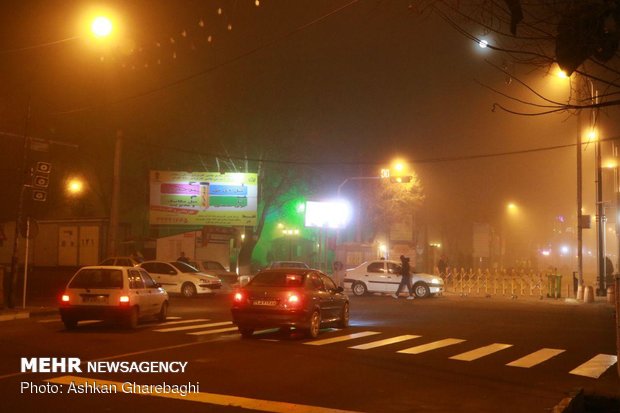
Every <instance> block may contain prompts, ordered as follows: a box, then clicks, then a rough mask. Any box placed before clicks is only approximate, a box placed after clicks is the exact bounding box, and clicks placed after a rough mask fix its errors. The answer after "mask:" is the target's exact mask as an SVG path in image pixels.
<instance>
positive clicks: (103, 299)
mask: <svg viewBox="0 0 620 413" xmlns="http://www.w3.org/2000/svg"><path fill="white" fill-rule="evenodd" d="M82 302H84V303H97V304H103V303H107V302H108V297H107V296H105V295H86V296H84V297H82Z"/></svg>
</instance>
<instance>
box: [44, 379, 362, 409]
mask: <svg viewBox="0 0 620 413" xmlns="http://www.w3.org/2000/svg"><path fill="white" fill-rule="evenodd" d="M46 381H47V382H50V383H57V384H65V385H69V384H71V383H73V384H74V385H76V386H83V385H84V384H89V385H91V386H95V387H102V386H103V385H105V386H107V388H115V389H117V391H118V392H119V393H120V392H122V389H123V383H121V382H115V381H109V380H102V379H99V378H97V379H94V378H87V377H78V376H62V377H55V378H53V379H49V380H46ZM137 385H138V386H140V384H137ZM133 394H135V395H137V396H142V397H146V396H150V397H163V398H166V399H176V400H182V401H189V402H198V403H205V404H212V405H216V406H226V407H239V408H242V409H248V410H254V411H262V412H274V413H291V412H294V413H356V412H352V411H350V410H340V409H333V408H329V407H321V406H310V405H305V404H296V403H287V402H280V401H272V400H261V399H250V398H248V397H240V396H231V395H228V394H215V393H205V392H196V393H187V394H186V395H181V394H179V393H164V392H159V393H157V392H150V393H148V392H145V393H133Z"/></svg>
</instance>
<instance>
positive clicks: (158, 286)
mask: <svg viewBox="0 0 620 413" xmlns="http://www.w3.org/2000/svg"><path fill="white" fill-rule="evenodd" d="M151 288H161V284H160V283H155V284H153V286H152V287H151Z"/></svg>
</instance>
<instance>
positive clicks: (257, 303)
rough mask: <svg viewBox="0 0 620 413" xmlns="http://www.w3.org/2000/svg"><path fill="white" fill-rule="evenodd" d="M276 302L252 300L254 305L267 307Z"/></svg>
mask: <svg viewBox="0 0 620 413" xmlns="http://www.w3.org/2000/svg"><path fill="white" fill-rule="evenodd" d="M277 303H278V302H277V301H274V300H254V305H267V306H274V305H276V304H277Z"/></svg>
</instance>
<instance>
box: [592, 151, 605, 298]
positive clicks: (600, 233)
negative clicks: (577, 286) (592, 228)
mask: <svg viewBox="0 0 620 413" xmlns="http://www.w3.org/2000/svg"><path fill="white" fill-rule="evenodd" d="M594 152H595V156H596V224H597V226H596V231H597V234H596V235H597V237H596V247H597V253H598V255H597V256H598V294H597V295H599V296H604V295H605V292H606V291H605V210H604V207H603V168H602V166H601V142H600V140H599V139H597V140H596V143H595V145H594Z"/></svg>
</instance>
